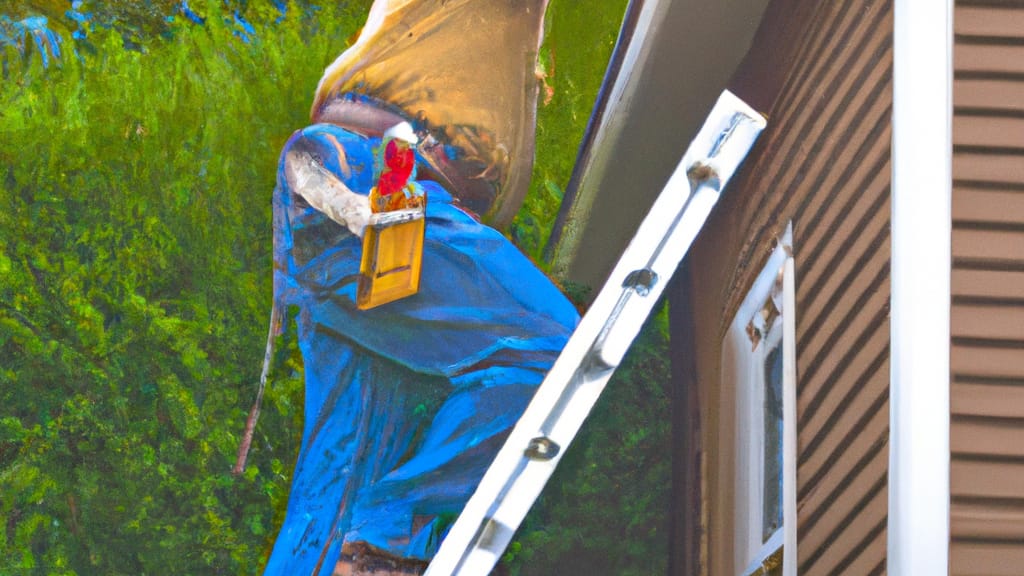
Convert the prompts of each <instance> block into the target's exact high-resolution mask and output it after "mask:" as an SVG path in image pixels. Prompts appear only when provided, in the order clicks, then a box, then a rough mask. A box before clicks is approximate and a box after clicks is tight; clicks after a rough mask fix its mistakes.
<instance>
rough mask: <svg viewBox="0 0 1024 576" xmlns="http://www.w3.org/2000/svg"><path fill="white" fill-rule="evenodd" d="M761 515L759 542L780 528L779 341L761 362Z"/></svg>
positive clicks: (780, 422)
mask: <svg viewBox="0 0 1024 576" xmlns="http://www.w3.org/2000/svg"><path fill="white" fill-rule="evenodd" d="M763 485H764V499H763V502H764V515H763V516H762V518H763V523H762V530H761V539H762V542H764V541H767V540H768V538H770V537H771V535H772V534H773V533H775V531H776V530H778V529H779V527H781V526H782V342H781V339H780V340H779V341H778V343H777V344H775V346H774V347H773V348H772V349H771V350H770V351H769V352H768V353H767V355H766V356H765V362H764V484H763Z"/></svg>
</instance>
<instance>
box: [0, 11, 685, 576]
mask: <svg viewBox="0 0 1024 576" xmlns="http://www.w3.org/2000/svg"><path fill="white" fill-rule="evenodd" d="M161 1H162V0H161ZM2 2H3V0H0V11H7V10H8V5H9V4H10V6H12V8H11V10H12V11H11V12H10V13H11V14H15V13H16V11H15V10H14V8H13V6H15V5H17V6H21V8H19V10H27V9H26V8H24V5H22V4H20V3H6V4H5V3H2ZM369 3H370V2H369V0H359V1H352V2H347V3H346V2H342V3H336V4H338V5H337V6H327V7H323V8H320V9H318V10H317V11H316V12H311V11H309V10H306V9H299V8H295V9H290V10H289V11H288V12H287V16H286V17H285V18H284V19H283V20H281V21H280V22H277V19H278V17H279V16H280V14H279V12H278V11H277V10H276V9H275V8H273V7H272V6H271V5H270V4H269V3H258V2H255V1H252V2H244V1H241V0H239V1H237V2H235V3H234V4H233V6H234V7H237V8H238V9H239V10H240V11H241V12H242V13H243V14H244V16H245V18H246V19H247V20H248V21H249V22H251V23H252V24H253V26H254V27H255V28H256V34H255V35H254V38H255V39H256V40H255V41H253V42H251V43H245V42H242V41H240V40H239V39H238V38H237V37H235V36H234V34H233V29H232V28H231V27H230V26H229V24H226V23H225V21H224V19H223V18H216V17H210V15H211V14H213V15H217V14H223V12H222V8H221V3H220V1H219V0H205V1H204V0H195V1H193V2H191V6H192V8H193V9H194V10H196V11H197V12H200V13H202V14H204V15H206V16H207V17H208V20H207V25H205V26H201V27H200V26H193V25H183V23H182V22H181V18H180V17H179V18H178V19H177V20H178V21H177V22H166V21H164V20H162V19H160V18H158V17H155V16H154V14H157V15H158V14H159V12H160V10H159V9H157V8H154V7H158V6H159V5H160V2H148V3H132V2H111V3H99V2H91V3H87V5H86V8H88V9H93V10H96V11H97V14H99V15H98V16H97V18H100V19H109V20H111V21H116V22H129V23H130V24H131V25H128V26H120V27H114V28H111V29H102V28H97V29H94V30H93V31H92V32H90V34H89V38H88V43H89V44H88V46H91V47H92V49H91V50H89V49H87V48H86V46H87V45H85V44H78V45H77V46H78V47H79V48H80V50H79V55H76V54H75V53H74V52H73V51H72V48H73V47H74V46H76V44H75V43H74V42H73V41H72V40H71V39H70V38H68V37H65V43H64V47H65V57H64V58H63V60H62V62H61V64H60V65H59V66H53V65H51V66H50V68H48V69H44V68H43V67H42V65H41V62H40V59H39V58H38V57H31V54H30V57H29V58H27V59H21V58H20V57H18V56H17V54H16V53H15V52H13V51H12V50H8V51H7V52H4V53H2V54H0V60H3V62H5V63H6V64H5V66H6V68H5V70H6V73H7V75H8V76H7V78H8V79H7V80H3V81H2V83H0V190H2V191H0V406H2V408H0V495H2V496H0V574H4V575H6V574H12V575H19V576H20V575H22V574H26V575H28V574H104V575H108V574H109V575H119V574H125V575H127V574H132V575H139V574H154V573H166V572H168V571H169V570H170V571H172V572H174V573H179V574H251V573H257V572H259V570H260V569H261V567H262V563H263V561H264V559H265V556H266V554H267V553H268V552H269V547H270V545H271V543H272V541H273V538H274V537H275V535H276V530H277V526H279V525H280V523H281V520H282V519H283V515H284V508H285V503H286V501H287V495H288V487H289V482H290V475H291V469H292V466H293V463H294V461H295V457H296V455H297V453H298V442H299V439H300V436H301V430H302V416H303V415H302V403H303V392H302V366H301V363H300V362H299V360H298V354H297V349H296V348H297V347H296V342H295V341H294V339H292V338H291V337H290V335H286V336H285V337H283V338H282V339H281V342H279V343H278V350H279V353H278V357H277V359H276V362H275V370H274V373H273V374H272V375H271V379H270V384H269V386H268V388H267V391H266V396H265V398H264V410H263V413H262V416H261V419H260V422H259V425H258V427H257V429H256V437H255V439H254V443H253V448H252V451H251V453H250V459H249V462H250V464H249V467H248V469H247V471H246V473H245V474H244V475H242V476H240V477H234V476H232V475H231V474H230V469H231V465H232V464H233V462H234V458H235V454H236V450H237V448H238V442H239V436H240V434H241V432H242V428H243V426H244V422H245V418H246V415H247V412H248V408H249V406H250V403H251V402H252V400H253V397H254V395H255V387H256V382H257V379H258V376H259V369H260V366H261V359H262V358H263V346H264V338H265V334H266V326H267V321H268V316H269V311H270V290H271V287H270V280H271V214H270V191H271V190H272V188H273V186H274V179H275V170H276V164H277V155H278V153H279V151H280V149H281V147H282V145H283V144H284V142H285V140H286V139H287V138H288V136H289V135H290V134H291V132H292V131H293V130H295V129H297V128H300V127H302V126H304V125H306V124H307V123H308V110H309V104H310V102H311V99H312V94H313V90H314V88H315V86H316V83H317V80H318V79H319V77H320V75H321V73H322V71H323V69H324V67H325V66H326V65H327V64H328V63H329V62H330V61H331V60H333V59H334V57H336V56H337V54H338V53H339V52H340V50H341V49H342V48H343V47H344V45H345V41H346V39H348V38H350V37H351V36H352V35H353V34H354V33H355V32H356V31H357V30H358V29H359V27H360V26H361V25H362V23H363V21H364V18H365V11H366V9H367V8H368V6H369ZM625 4H626V1H625V0H602V1H601V2H588V3H574V2H570V1H568V0H554V1H553V2H552V3H551V6H550V9H549V10H550V11H549V14H548V16H549V25H548V31H547V40H546V44H545V46H544V48H543V51H542V60H543V64H544V66H545V68H546V70H547V73H548V79H547V83H548V85H549V86H550V87H551V88H552V90H553V92H552V93H551V97H550V101H549V102H548V103H546V104H542V105H541V107H540V110H539V113H538V116H539V122H538V128H537V162H536V165H535V170H534V178H533V185H532V188H531V191H530V194H529V196H528V198H527V200H526V203H525V205H524V208H523V210H522V211H521V213H520V215H519V217H518V218H517V220H516V222H515V225H514V226H513V229H512V235H513V237H514V239H515V240H516V241H517V242H518V243H519V244H520V246H521V247H523V248H524V250H525V251H527V252H528V253H529V254H531V255H532V256H533V257H534V258H535V259H536V260H538V261H539V259H540V258H539V256H540V253H541V250H542V249H543V245H544V242H546V238H547V234H548V233H549V231H550V228H551V225H552V222H553V220H554V216H555V214H556V213H557V209H558V205H559V202H560V198H561V195H562V191H563V190H564V189H565V186H566V184H567V182H568V179H569V176H570V173H571V170H572V166H573V163H574V161H575V156H576V149H577V147H578V144H579V141H580V139H581V138H582V135H583V131H584V129H585V127H586V122H587V119H588V117H589V114H590V107H591V105H592V102H593V100H594V98H595V96H596V93H597V89H598V87H599V85H600V82H601V78H602V75H603V71H604V67H605V64H606V62H607V58H608V56H609V55H610V53H611V49H612V46H613V44H614V40H615V35H616V32H617V28H618V24H619V21H620V20H621V17H622V14H623V11H624V9H625ZM302 5H303V6H305V4H302ZM31 7H38V8H39V9H40V11H42V12H43V13H46V14H48V15H50V19H51V24H52V25H53V26H54V27H55V28H58V29H59V28H60V22H61V21H60V18H61V17H62V16H61V14H62V12H61V11H62V10H63V9H64V8H63V7H62V3H61V2H57V1H56V0H38V1H37V2H34V3H33V4H32V6H31ZM104 11H105V12H104ZM311 14H315V17H314V16H311ZM64 25H65V27H67V28H68V29H73V26H72V25H71V24H70V23H68V22H64ZM126 39H128V40H130V41H137V42H140V43H142V48H143V49H142V50H125V49H124V46H125V41H126ZM30 48H31V47H30ZM543 96H544V95H543V94H542V99H543ZM573 291H574V292H575V293H579V294H582V293H584V292H585V291H586V287H573ZM666 351H667V348H666V337H665V327H664V319H663V318H662V319H661V320H659V321H658V322H656V323H654V324H652V327H649V328H648V329H647V331H646V332H645V336H644V337H643V338H642V340H641V345H640V346H639V347H638V348H637V349H635V350H634V351H633V352H632V353H631V354H630V356H629V360H628V361H627V364H626V366H625V367H624V368H623V369H621V370H620V371H619V373H618V375H617V376H616V378H615V379H614V380H613V382H612V383H611V384H610V386H609V388H608V392H607V393H606V395H605V397H604V398H603V399H602V400H601V402H600V404H599V406H598V408H597V410H596V412H595V414H594V415H593V416H592V418H591V419H590V421H589V422H588V424H587V426H586V427H585V429H584V432H583V434H582V435H581V437H580V438H579V439H578V440H577V442H576V443H575V444H574V445H573V447H572V448H571V449H570V450H569V452H568V453H567V455H566V457H565V460H564V464H563V466H562V467H561V469H560V470H559V472H558V473H557V475H556V477H555V478H554V479H553V480H552V482H551V483H550V484H549V489H548V490H547V492H546V493H545V495H544V496H543V498H542V501H541V502H540V505H539V506H538V508H537V509H536V510H535V511H534V512H533V513H532V514H531V516H530V517H528V519H527V523H526V525H525V526H524V528H523V530H522V531H521V532H520V534H519V535H518V536H517V541H516V543H515V545H514V547H513V549H512V550H511V552H510V554H509V561H510V564H511V566H512V568H513V570H514V571H518V572H520V573H522V574H574V573H581V572H582V571H583V570H589V571H590V572H591V573H594V574H631V573H637V574H649V573H658V572H659V571H663V570H662V568H663V566H664V561H665V554H664V550H665V546H666V542H665V540H666V536H667V534H666V533H665V525H664V524H665V518H664V511H665V509H666V505H665V502H666V501H667V491H668V484H669V481H668V469H667V467H668V459H666V458H664V457H663V454H664V453H665V446H666V445H667V442H668V432H667V430H668V425H669V424H668V421H669V420H668V416H667V414H668V406H669V403H668V399H667V395H666V393H665V390H664V388H663V387H664V386H665V383H666V382H667V380H668V375H667V372H668V371H667V367H666V364H665V360H664V359H665V358H666V353H667V352H666Z"/></svg>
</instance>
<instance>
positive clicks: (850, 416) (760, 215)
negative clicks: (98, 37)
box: [691, 0, 893, 575]
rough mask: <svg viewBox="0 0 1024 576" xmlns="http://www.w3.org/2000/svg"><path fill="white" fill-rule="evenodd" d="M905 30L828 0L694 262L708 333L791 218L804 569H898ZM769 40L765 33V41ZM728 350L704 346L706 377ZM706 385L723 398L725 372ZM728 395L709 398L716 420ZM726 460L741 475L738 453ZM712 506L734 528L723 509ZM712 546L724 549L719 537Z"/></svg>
mask: <svg viewBox="0 0 1024 576" xmlns="http://www.w3.org/2000/svg"><path fill="white" fill-rule="evenodd" d="M892 29H893V9H892V2H891V1H882V0H876V1H872V0H861V1H853V2H827V3H820V4H818V5H817V6H816V7H815V11H814V13H813V17H812V18H811V19H810V21H809V24H808V26H807V29H806V33H805V34H804V35H803V40H802V41H801V43H800V47H799V50H797V51H796V57H795V58H793V60H792V64H791V66H789V68H788V69H787V70H785V71H784V73H785V74H786V81H785V82H784V83H783V84H782V87H781V90H780V91H779V93H778V96H777V97H776V98H774V100H773V101H774V105H773V106H772V107H771V109H770V113H769V114H768V128H767V129H766V131H765V132H764V134H762V136H761V139H760V141H759V142H758V143H757V145H756V147H755V149H754V150H753V151H752V153H751V154H750V155H749V156H748V158H747V161H746V163H745V165H744V168H743V170H742V171H741V173H740V174H738V175H737V178H736V179H735V180H734V181H733V183H732V184H730V187H729V189H728V190H727V191H726V194H725V196H724V197H723V199H722V202H721V203H720V205H719V207H718V208H717V209H716V213H715V214H714V215H713V216H712V218H711V220H710V221H709V224H708V227H707V228H706V230H705V233H702V237H701V238H700V239H699V240H698V243H697V244H696V245H695V247H694V251H693V254H692V259H691V264H692V265H693V267H692V270H693V271H694V278H693V283H694V287H693V294H694V299H695V310H696V311H695V313H696V315H697V326H698V330H700V331H701V332H702V333H703V330H702V329H701V327H702V326H707V325H708V323H709V322H711V321H712V320H711V318H712V314H714V313H716V312H717V318H718V320H717V322H718V326H717V327H718V329H719V334H723V333H724V331H725V329H726V328H727V327H728V325H729V323H730V321H731V319H732V317H733V315H734V314H735V312H736V310H737V308H738V306H739V304H740V302H742V300H743V298H744V296H745V295H746V293H747V291H748V290H749V288H750V286H751V284H752V282H753V280H754V278H755V277H756V275H757V274H758V272H760V270H761V268H762V266H763V265H764V263H765V260H766V258H767V257H768V255H769V254H770V252H771V249H772V248H773V246H774V244H775V239H776V238H778V237H780V236H781V235H782V232H783V230H784V229H785V226H786V224H787V222H789V221H792V222H793V246H794V257H795V263H796V322H797V326H796V327H797V335H796V336H797V343H796V344H797V348H796V354H797V418H798V423H797V426H798V429H797V435H798V439H797V452H798V462H797V508H798V526H797V530H798V533H797V537H798V561H797V564H798V569H799V573H800V574H802V575H816V574H841V573H842V574H883V573H885V569H886V537H887V534H886V528H887V521H888V439H889V346H890V339H889V298H890V289H889V281H890V280H889V279H890V264H889V263H890V208H891V207H890V184H891V174H890V173H891V165H890V156H891V153H890V150H891V137H892V130H891V120H890V117H891V111H892ZM765 49H770V48H769V47H759V46H758V45H757V44H756V43H755V46H754V48H753V50H752V53H753V52H755V51H758V50H765ZM726 263H728V264H726ZM723 267H726V268H727V272H725V273H723V272H721V271H718V269H720V268H723ZM697 271H700V272H699V273H698V272H697ZM716 306H717V307H716ZM709 307H710V308H711V310H710V311H709V310H708V308H709ZM698 348H699V347H698ZM716 353H719V352H716V349H705V350H703V351H701V352H699V354H698V361H699V363H700V364H701V366H700V367H699V370H700V372H701V374H702V375H704V374H711V371H710V370H709V367H710V366H711V365H712V363H713V362H714V361H715V358H717V356H715V354H716ZM710 379H711V380H713V378H710ZM702 385H703V386H704V388H703V390H704V394H706V395H708V396H709V397H711V398H714V397H715V394H716V392H715V391H714V389H713V386H714V383H713V382H712V383H708V382H706V381H705V382H703V383H702ZM718 394H721V393H720V392H719V393H718ZM726 403H727V400H720V401H719V406H718V408H716V407H714V406H712V407H711V408H710V410H711V412H710V414H711V415H712V416H711V419H714V418H717V417H720V416H716V415H715V410H720V411H721V410H723V409H724V407H725V405H726ZM712 430H714V428H712ZM708 434H713V432H710V433H708ZM719 441H721V440H720V439H717V438H713V437H711V436H710V435H706V436H705V442H706V443H712V444H713V443H714V442H719ZM726 441H727V439H726ZM714 459H715V456H711V458H710V461H709V466H711V467H712V468H714V467H715V466H716V462H714ZM717 466H718V468H717V469H718V470H719V471H720V472H718V474H720V475H726V474H728V473H729V468H728V466H729V465H728V463H726V464H725V465H723V464H721V463H718V464H717ZM708 480H709V481H710V482H713V483H719V484H720V483H721V482H722V480H723V479H722V478H720V477H718V476H715V473H714V472H712V473H709V476H708ZM713 492H714V491H713ZM716 497H717V498H718V500H719V501H721V500H723V499H727V497H725V496H724V495H723V493H722V491H721V489H719V490H718V492H717V493H713V494H711V495H710V496H709V498H710V500H709V501H708V504H709V505H711V506H712V508H714V507H715V506H716V505H718V504H716V502H715V498H716ZM725 506H726V507H727V506H728V504H726V505H725ZM710 518H711V520H710V521H711V523H712V524H714V522H715V521H716V519H718V521H719V523H720V526H726V527H727V526H728V524H727V522H728V520H727V518H728V515H727V513H726V512H723V511H721V510H717V511H716V510H712V511H711V514H710ZM722 522H725V524H722ZM709 533H710V534H711V538H714V537H715V536H717V535H718V534H719V530H718V529H716V527H715V526H714V525H712V526H710V527H709ZM711 557H712V563H713V562H714V560H715V559H716V558H723V557H724V553H723V552H722V551H718V552H717V556H716V550H715V546H714V545H713V544H712V545H711ZM710 573H711V574H719V573H721V572H719V571H718V570H716V569H715V568H714V567H712V569H711V570H710Z"/></svg>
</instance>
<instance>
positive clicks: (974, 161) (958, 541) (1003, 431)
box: [950, 0, 1024, 575]
mask: <svg viewBox="0 0 1024 576" xmlns="http://www.w3.org/2000/svg"><path fill="white" fill-rule="evenodd" d="M955 6H956V7H955V14H954V33H955V36H954V52H953V59H954V80H953V106H954V115H953V246H952V249H953V272H952V298H953V302H952V310H951V330H952V343H951V351H950V352H951V354H950V364H951V372H952V374H951V389H950V403H951V418H950V420H951V422H950V424H951V430H950V450H951V453H952V454H951V456H952V459H951V478H950V491H951V509H950V515H951V518H950V529H951V548H950V572H951V573H952V574H964V575H967V574H986V575H1000V574H1020V573H1021V571H1022V570H1024V568H1022V566H1024V1H1019V0H1018V1H1013V0H1002V1H994V0H987V1H977V0H974V1H971V0H960V1H958V2H956V5H955Z"/></svg>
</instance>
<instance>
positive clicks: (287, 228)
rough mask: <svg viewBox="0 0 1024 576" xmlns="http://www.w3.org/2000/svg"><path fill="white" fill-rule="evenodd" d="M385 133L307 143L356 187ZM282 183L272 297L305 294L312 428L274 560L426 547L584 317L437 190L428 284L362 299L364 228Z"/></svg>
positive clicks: (301, 303) (432, 188) (320, 132)
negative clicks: (351, 549)
mask: <svg viewBox="0 0 1024 576" xmlns="http://www.w3.org/2000/svg"><path fill="white" fill-rule="evenodd" d="M379 144H380V141H379V140H377V139H372V138H365V137H362V136H360V135H357V134H353V133H351V132H348V131H345V130H344V129H342V128H339V127H336V126H332V125H323V124H321V125H315V126H311V127H309V128H306V129H305V130H302V131H300V132H298V133H296V134H295V136H293V137H292V139H291V140H289V142H288V144H287V145H286V147H285V154H287V152H288V151H289V150H291V149H292V148H294V147H296V146H299V147H301V148H302V149H303V150H306V151H308V152H310V153H312V154H313V155H314V156H315V157H317V159H318V160H319V161H320V162H321V163H322V164H323V165H324V166H325V167H326V168H327V169H328V170H330V171H331V172H332V173H334V174H335V175H336V176H337V177H338V178H340V179H341V180H342V181H344V182H345V184H346V185H347V186H348V187H349V188H350V189H352V190H353V191H355V192H357V193H362V194H365V193H368V192H369V189H370V187H371V186H372V184H373V177H374V170H373V166H374V163H373V158H374V151H375V148H376V147H378V146H379ZM284 157H285V156H284V154H283V155H282V164H281V168H280V169H279V172H278V186H277V189H276V190H275V194H274V225H275V272H274V274H275V278H274V284H275V298H276V299H277V300H278V302H277V303H278V305H284V306H292V305H294V306H297V307H298V315H297V324H298V339H299V346H300V349H301V351H302V355H303V360H304V364H305V377H306V404H305V428H304V430H303V440H302V446H301V449H300V454H299V458H298V461H297V463H296V467H295V472H294V476H293V481H292V488H291V493H290V497H289V502H288V510H287V514H286V517H285V520H284V525H283V526H282V528H281V531H280V533H279V535H278V538H277V541H276V543H275V546H274V550H273V553H272V554H271V558H270V561H269V563H268V565H267V568H266V574H330V573H331V571H332V570H333V568H334V564H335V563H336V561H337V558H338V556H339V553H340V550H341V545H342V544H343V543H344V542H365V543H367V544H370V545H372V546H375V547H377V548H380V549H382V550H384V551H386V552H388V553H391V554H394V555H396V556H400V557H407V558H418V559H428V558H430V557H431V556H432V555H433V554H434V552H435V551H436V549H437V546H438V545H439V543H440V539H441V537H443V534H444V532H445V530H446V529H447V527H448V525H449V524H450V522H451V521H453V520H454V518H455V516H457V515H458V513H459V512H460V511H461V509H462V507H463V505H464V504H465V502H466V501H467V500H468V498H469V496H470V495H471V494H472V492H473V490H474V489H475V487H476V484H477V483H478V482H479V480H480V478H481V477H482V476H483V473H484V472H485V471H486V468H487V466H488V465H489V463H490V461H491V459H492V458H493V456H494V454H495V453H496V452H497V450H498V448H499V447H500V446H501V443H502V442H503V441H504V438H505V436H506V435H507V433H508V432H509V431H510V430H511V427H512V426H513V425H514V424H515V422H516V420H517V419H518V417H519V415H520V414H521V413H522V411H523V410H524V409H525V407H526V405H527V403H528V402H529V400H530V398H531V397H532V395H533V393H534V391H535V389H536V386H537V385H539V384H540V382H541V380H542V379H543V377H544V375H545V373H546V372H547V370H548V369H549V368H550V366H551V364H552V363H553V362H554V360H555V358H556V357H557V356H558V354H559V352H560V351H561V349H562V347H563V346H564V344H565V342H566V341H567V340H568V337H569V335H570V333H571V331H572V330H573V328H574V327H575V325H576V323H577V321H578V316H577V313H576V311H575V309H574V308H573V307H572V305H571V304H570V303H569V302H568V301H567V300H566V299H565V297H564V296H563V295H562V294H561V293H560V292H559V291H558V289H557V288H556V287H555V286H554V285H553V284H552V283H551V282H550V281H549V280H548V279H547V278H546V277H545V276H544V275H543V274H542V273H541V272H540V271H539V270H537V268H536V267H534V266H533V264H532V263H531V262H530V261H529V260H528V259H527V258H525V257H524V256H523V255H522V254H521V253H520V252H519V251H518V250H517V249H516V248H515V247H514V246H513V245H512V244H511V243H510V242H508V240H507V239H506V238H505V237H504V236H502V235H501V234H500V233H498V232H497V231H495V230H493V229H491V228H489V227H487V226H485V225H483V224H480V223H479V222H477V221H476V220H474V219H473V218H472V217H470V216H469V215H468V214H466V213H465V212H463V211H462V210H460V209H459V208H458V207H457V206H455V205H454V204H453V201H452V197H451V195H450V194H449V193H448V192H447V191H445V190H444V189H443V188H441V187H440V186H438V185H436V184H435V183H433V182H422V185H423V187H424V189H425V190H426V193H427V198H428V203H427V214H426V220H427V222H426V238H425V241H424V255H423V276H422V279H421V283H420V292H419V293H418V294H416V295H414V296H411V297H408V298H406V299H403V300H399V301H397V302H392V303H390V304H386V305H384V306H381V307H379V308H374V309H371V310H365V311H360V310H357V309H356V304H355V299H356V283H357V278H358V273H359V262H360V253H361V241H360V239H359V238H357V237H355V236H353V235H352V234H350V233H349V232H348V230H347V229H345V228H344V227H342V226H339V225H338V224H336V223H334V222H333V221H330V220H329V219H327V218H326V217H325V216H324V215H323V214H321V213H319V212H317V211H315V210H313V209H312V208H310V207H309V205H308V204H307V203H306V202H305V201H304V200H303V199H302V198H301V197H300V196H298V195H296V194H294V193H293V192H292V191H291V190H290V189H289V186H288V182H287V179H286V177H285V174H284V162H283V158H284Z"/></svg>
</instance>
